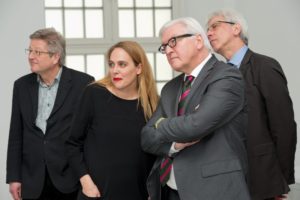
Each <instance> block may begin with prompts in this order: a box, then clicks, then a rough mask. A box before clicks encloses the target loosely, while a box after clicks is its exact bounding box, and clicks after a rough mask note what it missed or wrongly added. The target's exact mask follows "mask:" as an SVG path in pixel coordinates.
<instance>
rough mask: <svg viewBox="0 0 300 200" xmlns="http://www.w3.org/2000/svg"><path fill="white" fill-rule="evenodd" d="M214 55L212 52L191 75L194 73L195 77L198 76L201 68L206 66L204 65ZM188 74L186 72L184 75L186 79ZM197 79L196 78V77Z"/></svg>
mask: <svg viewBox="0 0 300 200" xmlns="http://www.w3.org/2000/svg"><path fill="white" fill-rule="evenodd" d="M211 57H212V54H211V53H210V54H209V55H208V56H207V57H206V58H205V59H204V60H203V61H202V62H201V63H200V64H199V65H198V66H197V67H196V68H195V69H194V70H193V71H192V73H191V74H190V75H192V76H193V77H195V78H196V77H197V76H198V74H199V73H200V71H201V69H202V68H203V67H204V65H205V64H206V63H207V62H208V60H209V59H210V58H211ZM187 76H188V75H187V74H185V75H184V80H185V78H186V77H187ZM194 80H195V79H194Z"/></svg>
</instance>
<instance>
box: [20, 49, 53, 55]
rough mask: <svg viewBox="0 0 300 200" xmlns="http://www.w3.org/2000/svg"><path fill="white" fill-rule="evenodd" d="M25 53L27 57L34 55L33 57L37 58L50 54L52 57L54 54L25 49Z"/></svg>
mask: <svg viewBox="0 0 300 200" xmlns="http://www.w3.org/2000/svg"><path fill="white" fill-rule="evenodd" d="M25 53H26V55H30V54H32V53H33V55H35V56H40V55H41V54H49V55H50V56H51V55H52V54H53V53H51V52H47V51H38V50H32V49H25Z"/></svg>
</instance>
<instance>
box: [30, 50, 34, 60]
mask: <svg viewBox="0 0 300 200" xmlns="http://www.w3.org/2000/svg"><path fill="white" fill-rule="evenodd" d="M34 56H35V54H34V52H33V51H32V52H29V53H28V58H29V59H32V58H34Z"/></svg>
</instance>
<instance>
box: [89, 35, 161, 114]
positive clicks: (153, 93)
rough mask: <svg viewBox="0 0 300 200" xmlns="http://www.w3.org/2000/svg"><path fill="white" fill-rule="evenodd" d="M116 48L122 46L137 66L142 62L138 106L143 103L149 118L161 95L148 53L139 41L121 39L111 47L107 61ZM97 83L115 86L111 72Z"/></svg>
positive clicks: (138, 84) (142, 105)
mask: <svg viewBox="0 0 300 200" xmlns="http://www.w3.org/2000/svg"><path fill="white" fill-rule="evenodd" d="M115 48H121V49H123V50H124V51H126V52H127V53H128V54H129V56H130V57H131V58H132V60H133V62H134V64H135V66H138V65H139V64H141V67H142V72H141V74H139V75H138V79H137V82H138V83H137V87H138V88H137V89H138V95H139V98H138V106H139V105H141V107H142V108H143V111H144V116H145V119H146V120H148V119H150V117H151V115H152V114H153V112H154V111H155V109H156V107H157V104H158V100H159V96H158V93H157V88H156V83H155V79H154V76H153V72H152V69H151V66H150V63H149V61H148V59H147V56H146V53H145V51H144V49H143V48H142V47H141V46H140V45H139V44H138V43H137V42H134V41H121V42H118V43H117V44H115V45H113V46H112V47H110V48H109V50H108V52H107V54H106V62H107V63H108V61H109V58H110V56H111V54H112V52H113V50H114V49H115ZM95 83H96V84H99V85H101V86H104V87H114V85H113V83H112V81H111V76H110V74H109V73H107V74H106V76H105V77H104V78H103V79H100V80H98V81H96V82H95Z"/></svg>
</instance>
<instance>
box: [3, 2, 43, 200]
mask: <svg viewBox="0 0 300 200" xmlns="http://www.w3.org/2000/svg"><path fill="white" fill-rule="evenodd" d="M44 21H45V20H44V10H43V0H26V1H20V0H0V44H1V47H0V61H1V63H2V64H1V74H2V75H1V78H0V93H1V103H0V199H1V200H9V199H11V198H10V195H9V193H8V185H6V184H5V181H6V151H7V140H8V130H9V122H10V112H11V98H12V89H13V83H14V81H15V80H16V79H17V78H18V77H20V76H22V75H25V74H27V73H29V72H30V70H29V65H28V62H27V58H26V56H25V51H24V49H25V48H27V47H28V45H29V39H28V37H29V35H30V34H31V33H32V32H34V31H35V30H37V29H39V28H42V27H44Z"/></svg>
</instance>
